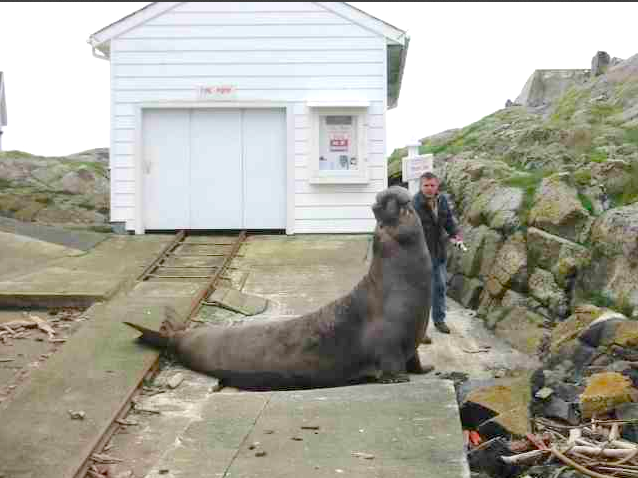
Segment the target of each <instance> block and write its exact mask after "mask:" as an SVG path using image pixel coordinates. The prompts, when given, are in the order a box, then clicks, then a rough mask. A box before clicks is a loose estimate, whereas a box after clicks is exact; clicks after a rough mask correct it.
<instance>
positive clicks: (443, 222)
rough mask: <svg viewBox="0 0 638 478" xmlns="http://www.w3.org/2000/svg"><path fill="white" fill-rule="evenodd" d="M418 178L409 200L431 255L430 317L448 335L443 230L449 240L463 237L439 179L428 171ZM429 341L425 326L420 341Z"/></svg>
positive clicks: (445, 244) (445, 248)
mask: <svg viewBox="0 0 638 478" xmlns="http://www.w3.org/2000/svg"><path fill="white" fill-rule="evenodd" d="M420 181H421V190H420V191H419V192H418V193H416V194H415V195H414V198H413V199H412V203H413V204H414V209H415V210H416V211H417V214H418V215H419V217H420V218H421V223H422V224H423V233H424V234H425V241H426V243H427V245H428V249H429V250H430V256H431V257H432V320H433V321H434V326H435V327H436V328H437V330H438V331H439V332H442V333H444V334H449V333H450V329H449V327H448V326H447V324H446V323H445V294H446V273H447V266H446V262H447V254H446V250H447V242H446V238H445V236H444V235H443V231H444V230H445V232H447V234H448V235H449V236H450V238H451V239H452V240H453V241H459V242H461V241H462V240H463V239H462V236H461V230H460V229H459V225H458V222H457V221H456V219H455V218H454V216H453V215H452V211H451V210H450V206H449V204H448V202H447V199H446V198H445V196H443V195H440V194H439V178H437V177H436V176H435V175H434V174H432V173H429V172H428V173H423V174H422V175H421V179H420ZM429 341H430V339H429V338H428V337H427V326H426V330H424V331H423V342H424V343H429Z"/></svg>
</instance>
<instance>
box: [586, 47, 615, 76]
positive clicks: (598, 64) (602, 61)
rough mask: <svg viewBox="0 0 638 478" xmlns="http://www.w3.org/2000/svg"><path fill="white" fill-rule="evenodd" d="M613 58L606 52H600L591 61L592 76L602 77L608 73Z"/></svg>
mask: <svg viewBox="0 0 638 478" xmlns="http://www.w3.org/2000/svg"><path fill="white" fill-rule="evenodd" d="M610 62H611V58H610V56H609V53H607V52H606V51H598V52H596V54H595V55H594V56H593V58H592V59H591V76H600V75H602V74H603V73H605V72H606V71H607V68H608V67H609V63H610Z"/></svg>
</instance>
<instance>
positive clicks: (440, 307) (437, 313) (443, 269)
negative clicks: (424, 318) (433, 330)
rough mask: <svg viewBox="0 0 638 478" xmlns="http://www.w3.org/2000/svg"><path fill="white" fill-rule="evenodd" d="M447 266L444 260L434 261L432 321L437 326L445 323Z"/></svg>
mask: <svg viewBox="0 0 638 478" xmlns="http://www.w3.org/2000/svg"><path fill="white" fill-rule="evenodd" d="M446 276H447V264H446V258H445V256H444V257H443V258H442V259H438V260H437V259H432V320H433V321H434V323H435V324H442V323H444V322H445V293H446V283H445V279H446Z"/></svg>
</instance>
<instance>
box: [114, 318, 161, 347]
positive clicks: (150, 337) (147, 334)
mask: <svg viewBox="0 0 638 478" xmlns="http://www.w3.org/2000/svg"><path fill="white" fill-rule="evenodd" d="M124 323H125V324H126V325H128V326H129V327H133V328H134V329H135V330H138V331H140V332H142V335H141V336H140V337H139V339H138V340H140V341H141V342H143V343H145V344H148V345H152V346H153V347H157V348H162V349H163V348H166V347H168V345H169V338H168V337H166V336H164V335H162V334H161V333H159V332H157V331H155V330H151V329H147V328H146V327H142V326H141V325H137V324H132V323H130V322H124Z"/></svg>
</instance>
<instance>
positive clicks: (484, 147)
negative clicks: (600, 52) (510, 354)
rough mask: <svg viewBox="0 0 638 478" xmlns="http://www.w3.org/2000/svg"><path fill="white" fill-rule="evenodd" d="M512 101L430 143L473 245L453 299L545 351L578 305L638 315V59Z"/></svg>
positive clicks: (453, 274) (452, 264)
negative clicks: (551, 94) (529, 99)
mask: <svg viewBox="0 0 638 478" xmlns="http://www.w3.org/2000/svg"><path fill="white" fill-rule="evenodd" d="M508 105H511V106H508V107H506V108H504V109H502V110H499V111H497V112H495V113H493V114H491V115H489V116H487V117H485V118H483V119H481V120H479V121H477V122H476V123H473V124H471V125H469V126H466V127H464V128H461V129H457V130H450V131H445V132H443V133H440V134H438V135H434V136H430V137H427V138H423V139H422V140H421V144H422V146H421V148H420V150H421V153H433V154H434V165H435V170H436V172H437V173H438V174H439V175H440V177H441V178H442V179H443V181H444V190H445V192H446V193H448V194H449V196H450V199H451V200H452V202H453V203H454V204H455V207H456V210H457V213H458V215H459V217H460V218H461V221H462V223H463V230H464V232H465V238H466V243H467V245H468V247H469V248H470V250H469V251H468V252H466V253H459V252H458V251H451V252H450V261H449V267H448V269H449V279H450V295H451V296H453V297H455V298H457V299H459V300H460V301H461V302H462V303H463V304H465V305H466V306H469V307H471V308H476V309H478V315H479V316H480V317H483V318H484V320H486V323H487V325H488V327H490V328H492V329H493V330H494V331H495V332H496V334H497V335H501V336H503V337H505V338H506V339H507V340H509V341H510V342H512V344H513V345H514V346H516V347H518V348H519V349H521V350H524V351H526V352H530V353H534V352H536V351H539V350H541V351H542V350H543V347H544V344H545V343H547V342H548V341H549V340H550V333H551V332H550V331H551V329H552V326H553V325H555V324H556V323H557V322H560V321H563V320H565V319H567V318H568V317H570V316H571V315H572V314H573V313H574V311H575V308H576V307H577V306H582V305H584V304H592V305H595V306H600V307H610V308H613V309H615V310H616V311H619V312H622V313H624V314H625V315H626V316H628V317H631V316H632V315H633V316H634V317H635V316H638V55H635V56H633V57H631V58H629V59H627V60H625V61H620V62H618V63H617V64H615V65H613V66H610V67H609V68H608V69H607V70H606V71H604V72H603V73H602V74H600V75H598V76H596V75H591V76H590V77H589V78H588V79H587V81H584V82H579V83H575V84H574V85H572V86H571V87H570V88H568V89H566V91H565V92H564V93H563V94H562V95H560V96H559V97H557V98H555V99H553V100H552V101H551V102H544V103H543V102H541V104H540V105H538V106H525V105H516V104H513V105H512V104H511V102H509V101H508ZM405 154H406V151H404V150H395V151H394V152H393V154H392V156H391V157H390V158H389V161H390V162H389V171H390V175H391V182H392V179H394V180H395V181H396V180H397V179H400V178H399V176H400V158H401V157H402V156H405ZM519 331H520V332H519Z"/></svg>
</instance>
